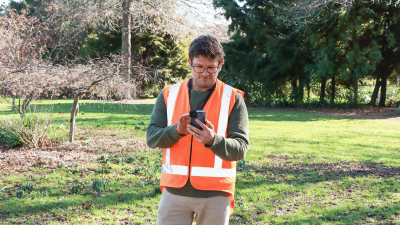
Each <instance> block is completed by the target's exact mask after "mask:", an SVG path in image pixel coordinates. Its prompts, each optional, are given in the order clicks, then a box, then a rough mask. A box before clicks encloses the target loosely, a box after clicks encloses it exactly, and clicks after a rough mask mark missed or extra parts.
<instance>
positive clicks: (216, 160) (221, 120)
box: [147, 36, 249, 225]
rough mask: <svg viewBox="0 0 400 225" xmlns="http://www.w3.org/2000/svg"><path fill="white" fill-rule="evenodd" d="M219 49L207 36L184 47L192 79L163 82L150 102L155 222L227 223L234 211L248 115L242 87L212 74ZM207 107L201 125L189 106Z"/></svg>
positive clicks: (246, 143) (220, 62)
mask: <svg viewBox="0 0 400 225" xmlns="http://www.w3.org/2000/svg"><path fill="white" fill-rule="evenodd" d="M224 55H225V54H224V52H223V48H222V46H221V44H220V43H219V42H218V40H217V39H216V38H214V37H212V36H200V37H198V38H196V39H195V40H193V42H192V43H191V44H190V48H189V59H188V63H189V66H190V68H191V70H192V78H190V79H188V80H185V81H183V82H181V83H179V84H175V85H172V86H166V87H165V88H164V90H163V91H162V92H161V93H160V94H159V96H158V98H157V101H156V103H155V106H154V109H153V113H152V115H151V118H150V124H149V127H148V129H147V144H148V146H150V147H151V148H155V147H159V148H164V151H163V161H162V164H163V165H162V170H161V184H160V188H161V190H162V196H161V200H160V203H159V206H158V219H157V224H158V225H169V224H171V225H179V224H182V225H189V224H191V223H192V222H193V218H194V215H196V216H195V218H196V224H197V225H213V224H215V225H223V224H228V222H229V215H230V213H231V212H233V206H234V190H235V179H236V161H238V160H242V159H243V158H244V156H245V154H246V152H247V149H248V146H249V141H248V124H249V122H248V115H247V109H246V105H245V103H244V100H243V92H241V91H239V90H237V89H233V88H232V87H230V86H229V85H226V84H224V83H223V82H221V81H219V80H218V79H217V77H218V72H220V71H221V67H222V65H223V63H224ZM201 109H203V110H204V111H206V117H207V121H206V124H202V123H201V122H200V121H199V120H197V123H198V124H200V125H201V127H202V130H200V129H197V128H196V127H194V126H192V125H190V122H189V121H190V118H189V111H190V110H201Z"/></svg>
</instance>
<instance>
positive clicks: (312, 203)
mask: <svg viewBox="0 0 400 225" xmlns="http://www.w3.org/2000/svg"><path fill="white" fill-rule="evenodd" d="M58 103H60V107H61V105H63V107H64V108H62V110H65V113H67V110H66V109H67V108H68V107H70V106H71V105H70V104H71V103H66V100H59V102H58ZM58 103H57V104H58ZM57 104H55V106H57ZM64 104H65V105H64ZM68 104H69V106H68ZM99 105H100V106H103V105H102V103H101V104H100V103H90V104H89V103H86V105H83V106H81V111H82V110H83V111H84V115H82V117H78V120H79V121H83V124H82V126H80V125H79V126H78V128H79V129H81V130H85V129H88V130H89V129H100V131H99V132H97V133H96V134H93V135H94V136H93V137H91V136H90V135H91V134H85V136H86V137H84V138H96V137H97V138H99V137H98V136H99V133H101V131H102V130H107V131H108V130H110V129H112V130H113V132H115V133H117V136H116V137H118V136H120V135H121V136H122V134H125V136H123V137H121V138H123V139H127V140H129V139H132V138H137V139H141V140H144V137H145V131H144V130H141V129H138V130H130V129H131V128H126V127H125V126H128V125H122V124H121V123H123V122H124V121H129V122H131V123H132V125H130V126H134V125H137V124H135V123H139V121H140V122H144V123H145V125H147V124H148V119H149V117H150V114H151V111H152V105H136V106H133V105H132V106H126V105H121V107H119V108H118V107H117V106H119V105H115V106H116V107H115V108H113V107H112V106H113V105H112V104H110V105H108V104H105V105H104V107H105V109H104V110H105V111H104V114H103V112H102V108H101V107H100V108H99ZM85 107H86V108H85ZM90 107H93V108H90ZM129 107H131V108H129ZM135 107H136V108H135ZM107 109H108V110H109V111H107ZM128 109H131V110H128ZM96 110H97V111H96ZM4 114H7V113H4ZM57 116H60V117H61V118H63V117H64V116H65V115H57ZM86 116H87V117H86ZM67 118H69V117H67ZM94 118H97V119H98V122H97V123H99V124H101V127H95V126H93V125H92V126H90V122H91V121H89V120H93V119H94ZM129 119H130V120H129ZM249 119H250V142H251V146H250V149H249V151H248V153H247V156H246V159H245V161H246V162H245V163H244V162H241V163H239V164H238V169H237V170H238V174H237V182H236V207H235V213H234V214H233V215H232V216H231V220H230V224H368V223H372V224H400V216H399V213H400V206H399V205H400V191H399V190H400V178H399V177H398V176H399V174H400V167H399V166H398V165H399V163H400V158H399V150H400V149H399V147H398V143H399V141H400V140H399V138H398V132H399V127H400V126H399V122H398V121H395V120H367V119H365V120H364V119H357V120H356V119H345V118H342V117H340V116H338V115H332V114H330V115H328V114H320V113H313V112H307V111H284V110H268V109H254V108H251V109H249ZM92 122H93V121H92ZM85 123H86V124H88V126H85ZM78 124H79V122H78ZM117 124H119V125H120V126H116V125H117ZM130 126H128V127H130ZM141 126H144V125H141ZM133 129H134V128H133ZM82 135H83V134H82ZM129 135H131V136H129ZM133 136H135V137H133ZM103 153H104V149H103V150H101V149H99V150H98V151H97V152H96V157H97V158H98V161H97V163H93V164H80V165H72V164H71V165H65V166H66V168H56V169H49V168H42V167H39V166H38V167H37V168H35V167H31V168H30V169H29V170H23V171H1V172H0V175H1V176H0V187H2V188H3V192H0V205H3V207H2V208H0V220H2V221H3V223H7V224H14V223H25V224H30V223H34V222H35V223H38V222H39V223H42V224H59V223H72V224H121V223H130V224H152V223H155V221H156V214H157V204H158V201H159V199H160V197H161V195H160V193H159V192H158V191H157V188H156V187H157V185H158V182H159V177H160V173H159V169H158V167H159V164H160V163H161V151H160V150H159V149H155V150H139V151H130V152H123V153H121V150H120V149H117V148H116V149H108V150H107V153H108V154H110V155H111V156H112V158H111V160H110V161H109V163H104V160H103V163H101V161H102V160H100V158H101V155H102V154H103ZM130 156H132V157H134V160H133V162H130V163H128V162H125V163H124V164H118V163H117V161H113V160H115V159H118V158H121V157H124V158H126V159H128V158H129V157H130ZM102 167H105V168H107V167H110V168H109V169H110V173H109V174H102V173H101V171H104V170H105V169H102ZM75 169H79V171H78V172H75V174H74V172H73V170H75ZM156 169H157V172H156V173H154V171H156ZM103 177H105V178H109V179H110V184H109V187H107V191H105V192H104V193H103V194H102V195H100V196H98V197H95V196H94V195H93V193H92V192H90V185H91V184H92V182H93V180H94V179H102V178H103ZM16 182H18V185H17V186H15V185H14V184H15V183H16ZM79 182H81V183H82V182H84V184H85V187H84V188H83V190H82V191H80V192H79V193H72V192H71V191H72V190H71V189H72V187H73V186H74V185H77V184H78V183H79ZM26 183H30V184H32V185H33V187H35V189H34V190H33V191H32V192H31V193H29V192H26V193H24V195H23V196H22V197H21V199H18V198H17V197H16V196H15V195H16V193H15V191H16V190H18V189H21V187H22V185H23V184H26ZM13 186H14V187H13ZM108 188H111V191H108ZM0 189H1V188H0ZM118 189H119V190H118ZM45 190H47V191H45ZM121 193H124V194H123V195H121Z"/></svg>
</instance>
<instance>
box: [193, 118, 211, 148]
mask: <svg viewBox="0 0 400 225" xmlns="http://www.w3.org/2000/svg"><path fill="white" fill-rule="evenodd" d="M196 122H197V124H199V125H200V126H201V127H202V128H203V130H200V129H197V128H196V127H194V126H192V125H190V124H188V125H187V130H188V131H189V133H190V134H192V135H193V137H194V138H196V140H197V141H198V142H200V143H202V144H205V145H212V144H213V143H214V137H215V131H214V125H213V124H212V123H211V122H210V121H208V120H207V121H206V123H207V126H206V125H204V124H203V123H202V122H201V121H200V120H198V119H196Z"/></svg>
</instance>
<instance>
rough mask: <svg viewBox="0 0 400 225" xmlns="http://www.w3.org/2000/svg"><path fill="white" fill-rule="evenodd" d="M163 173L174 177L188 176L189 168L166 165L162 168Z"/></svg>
mask: <svg viewBox="0 0 400 225" xmlns="http://www.w3.org/2000/svg"><path fill="white" fill-rule="evenodd" d="M161 173H168V174H174V175H185V176H186V175H188V167H187V166H177V165H166V164H163V165H162V167H161Z"/></svg>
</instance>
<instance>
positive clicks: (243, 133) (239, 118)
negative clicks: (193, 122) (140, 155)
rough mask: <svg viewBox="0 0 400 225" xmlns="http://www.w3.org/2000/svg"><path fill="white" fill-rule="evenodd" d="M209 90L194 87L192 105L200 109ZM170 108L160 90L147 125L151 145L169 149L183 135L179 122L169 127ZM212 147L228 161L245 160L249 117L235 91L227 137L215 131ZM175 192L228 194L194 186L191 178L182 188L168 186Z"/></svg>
mask: <svg viewBox="0 0 400 225" xmlns="http://www.w3.org/2000/svg"><path fill="white" fill-rule="evenodd" d="M208 94H209V91H196V90H193V89H191V97H190V108H191V109H196V110H199V109H201V107H202V106H203V104H204V102H205V101H206V99H207V96H208ZM167 124H168V122H167V108H166V105H165V101H164V95H163V92H161V93H160V94H159V95H158V97H157V101H156V103H155V105H154V109H153V113H152V114H151V117H150V124H149V127H148V128H147V145H148V146H149V147H150V148H156V147H159V148H169V147H172V146H173V145H174V144H175V143H177V142H178V141H179V139H181V138H182V137H184V136H180V135H179V134H178V133H177V132H176V128H177V125H178V124H174V125H171V126H167ZM206 147H208V148H210V149H211V150H212V151H213V152H214V154H216V155H218V156H219V157H220V158H221V159H224V160H227V161H238V160H242V159H243V158H244V156H245V155H246V152H247V149H248V147H249V119H248V115H247V108H246V104H245V102H244V100H243V98H242V96H241V95H240V94H239V93H236V101H235V105H234V106H233V108H232V111H231V114H230V116H229V118H228V138H225V137H223V136H220V135H218V134H215V138H214V143H213V144H212V145H211V146H206ZM166 188H167V189H168V191H169V192H170V193H172V194H176V195H180V196H188V197H200V198H207V197H212V196H227V194H226V193H224V192H221V191H203V190H198V189H195V188H194V187H193V186H192V185H191V184H190V179H188V182H187V183H186V184H185V186H183V187H182V188H171V187H166Z"/></svg>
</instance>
